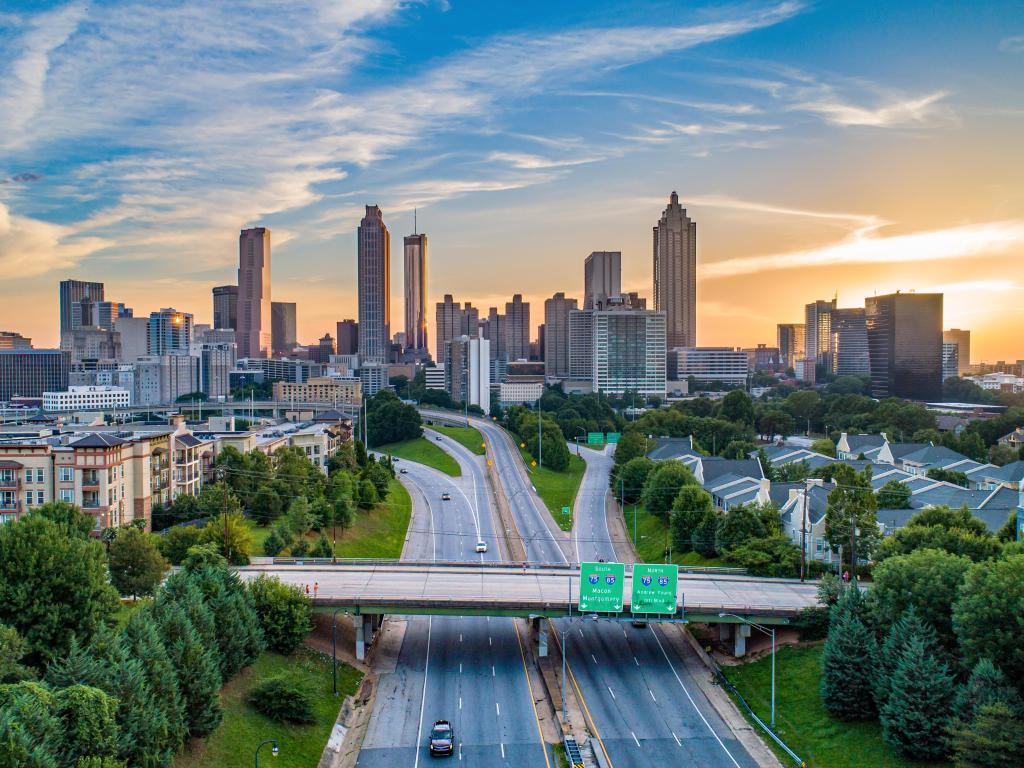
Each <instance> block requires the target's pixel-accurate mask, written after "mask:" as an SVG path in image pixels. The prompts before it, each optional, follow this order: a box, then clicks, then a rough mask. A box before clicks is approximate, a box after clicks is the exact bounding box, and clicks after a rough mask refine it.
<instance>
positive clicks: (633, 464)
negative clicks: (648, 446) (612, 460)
mask: <svg viewBox="0 0 1024 768" xmlns="http://www.w3.org/2000/svg"><path fill="white" fill-rule="evenodd" d="M657 466H658V465H657V463H656V462H654V461H652V460H651V459H648V458H647V457H646V456H637V457H636V458H633V459H630V460H629V461H627V462H626V463H625V464H623V465H622V466H621V467H620V468H619V484H618V486H617V487H616V488H615V492H616V494H617V495H619V496H620V497H622V498H621V500H622V502H623V503H625V504H634V503H636V502H637V501H639V499H640V495H641V494H642V493H643V490H644V484H645V483H646V482H647V478H648V476H649V475H650V474H651V472H653V471H654V469H655V468H656V467H657Z"/></svg>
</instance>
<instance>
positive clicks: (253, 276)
mask: <svg viewBox="0 0 1024 768" xmlns="http://www.w3.org/2000/svg"><path fill="white" fill-rule="evenodd" d="M270 303H271V301H270V230H269V229H267V228H266V227H255V228H253V229H243V230H242V231H241V234H239V236H238V302H237V319H236V322H237V327H236V328H235V332H236V333H235V336H236V344H237V345H238V354H239V356H241V357H269V356H270V352H271V336H270Z"/></svg>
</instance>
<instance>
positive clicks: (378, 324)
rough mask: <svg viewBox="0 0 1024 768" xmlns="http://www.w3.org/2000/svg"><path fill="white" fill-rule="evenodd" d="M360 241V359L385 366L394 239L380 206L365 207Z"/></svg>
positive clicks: (389, 334) (389, 326) (388, 348)
mask: <svg viewBox="0 0 1024 768" xmlns="http://www.w3.org/2000/svg"><path fill="white" fill-rule="evenodd" d="M358 240H359V243H358V249H359V253H358V261H359V264H358V266H359V357H360V358H361V359H362V361H363V362H378V363H385V362H387V360H388V353H389V352H390V349H391V235H390V234H389V233H388V228H387V227H386V226H385V225H384V214H383V213H382V212H381V210H380V208H379V207H378V206H376V205H368V206H366V215H365V216H363V219H362V221H360V222H359V235H358Z"/></svg>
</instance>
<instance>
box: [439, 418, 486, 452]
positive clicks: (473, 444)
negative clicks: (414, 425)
mask: <svg viewBox="0 0 1024 768" xmlns="http://www.w3.org/2000/svg"><path fill="white" fill-rule="evenodd" d="M430 428H431V429H434V430H437V431H438V432H440V433H441V434H442V435H448V437H450V438H451V439H452V440H455V441H456V442H459V443H461V444H462V445H464V446H466V448H468V449H469V450H471V451H472V452H473V453H475V454H476V455H477V456H483V455H484V453H486V451H485V449H484V436H483V435H481V434H480V432H479V430H476V429H473V427H446V426H445V425H444V424H432V425H431V426H430Z"/></svg>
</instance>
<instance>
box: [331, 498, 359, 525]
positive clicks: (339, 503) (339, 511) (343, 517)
mask: <svg viewBox="0 0 1024 768" xmlns="http://www.w3.org/2000/svg"><path fill="white" fill-rule="evenodd" d="M331 510H332V511H331V514H332V517H331V521H330V524H331V526H332V527H334V526H337V527H338V528H341V529H342V530H344V529H345V528H351V527H352V523H354V522H355V519H356V511H355V509H354V508H353V507H352V504H351V503H349V500H348V499H347V498H345V497H344V496H340V497H338V498H337V499H335V500H334V504H333V505H332V507H331Z"/></svg>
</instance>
